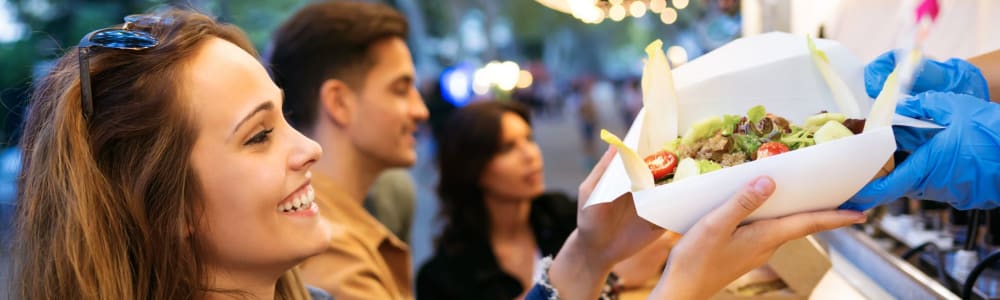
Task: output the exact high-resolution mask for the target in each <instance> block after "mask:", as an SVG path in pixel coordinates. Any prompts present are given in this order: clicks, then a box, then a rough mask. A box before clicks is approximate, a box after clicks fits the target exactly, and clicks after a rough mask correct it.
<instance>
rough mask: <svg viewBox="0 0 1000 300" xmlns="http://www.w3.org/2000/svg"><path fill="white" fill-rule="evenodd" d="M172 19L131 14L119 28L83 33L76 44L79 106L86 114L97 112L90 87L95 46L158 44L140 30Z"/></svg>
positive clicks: (145, 46)
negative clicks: (78, 63)
mask: <svg viewBox="0 0 1000 300" xmlns="http://www.w3.org/2000/svg"><path fill="white" fill-rule="evenodd" d="M169 23H172V20H171V19H169V18H164V17H160V16H155V15H129V16H126V17H125V24H124V25H122V27H120V28H117V27H116V28H105V29H98V30H95V31H91V32H90V33H88V34H87V35H85V36H83V39H81V40H80V44H79V45H77V51H79V58H80V97H81V98H80V105H81V106H82V109H83V116H84V118H86V119H90V118H91V117H92V116H93V114H94V99H93V95H92V94H91V86H90V52H91V51H92V49H94V48H105V49H117V50H128V51H140V50H145V49H149V48H153V47H155V46H156V45H157V44H159V41H158V40H156V38H155V37H153V36H152V35H151V34H149V33H147V32H143V31H139V30H138V29H141V28H149V27H152V26H154V25H157V24H169Z"/></svg>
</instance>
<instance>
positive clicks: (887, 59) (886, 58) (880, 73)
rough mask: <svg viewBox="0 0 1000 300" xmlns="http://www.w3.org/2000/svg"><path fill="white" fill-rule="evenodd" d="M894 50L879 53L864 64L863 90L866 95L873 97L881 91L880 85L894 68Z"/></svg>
mask: <svg viewBox="0 0 1000 300" xmlns="http://www.w3.org/2000/svg"><path fill="white" fill-rule="evenodd" d="M894 52H895V51H889V52H886V53H883V54H882V55H879V56H878V57H877V58H875V60H873V61H872V62H871V63H868V65H867V66H865V92H867V93H868V97H871V98H872V99H875V97H878V94H879V93H881V92H882V85H884V84H885V78H886V77H889V74H890V73H892V70H893V69H895V68H896V55H895V54H893V53H894Z"/></svg>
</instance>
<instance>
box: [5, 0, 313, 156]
mask: <svg viewBox="0 0 1000 300" xmlns="http://www.w3.org/2000/svg"><path fill="white" fill-rule="evenodd" d="M7 1H8V3H7V4H8V5H7V7H8V8H10V9H12V10H13V11H12V12H10V13H11V15H12V16H13V17H14V18H15V20H16V21H17V22H19V23H21V24H23V25H24V27H25V28H26V29H27V32H24V34H23V35H22V36H21V38H20V39H18V40H14V41H9V42H5V43H4V42H0V70H3V72H0V105H2V106H0V147H5V146H8V145H12V144H14V143H16V139H17V134H16V131H17V129H18V127H19V126H20V121H21V116H22V115H23V110H24V109H23V108H24V107H25V101H26V97H27V95H28V91H29V90H30V83H31V81H32V79H33V78H35V77H38V76H41V75H43V74H45V72H46V71H47V70H48V66H49V64H50V63H51V61H52V60H53V59H55V58H58V57H59V56H61V55H62V54H63V53H64V52H65V51H66V50H68V49H70V48H72V47H73V46H74V45H76V44H77V43H78V42H79V41H80V38H81V37H82V36H83V35H85V34H87V33H88V32H90V31H93V30H95V29H98V28H103V27H107V26H111V25H114V24H119V23H121V22H122V21H123V20H122V17H124V16H126V15H129V14H134V13H143V12H149V11H151V10H155V9H158V8H163V7H169V6H173V7H179V8H189V9H194V10H198V11H201V12H205V13H208V14H210V15H215V16H218V18H219V19H220V20H222V21H225V22H230V23H233V24H236V25H237V26H239V27H240V28H242V29H243V30H244V31H246V33H247V35H248V36H249V37H250V39H251V40H252V41H253V42H254V45H256V46H257V48H258V49H260V50H263V49H264V47H265V46H266V44H267V39H268V37H269V36H270V34H271V31H273V30H274V28H275V27H277V26H278V25H279V24H280V22H281V21H283V20H285V18H287V17H288V16H289V15H291V13H293V12H294V11H295V9H296V8H298V7H299V6H300V5H302V4H303V2H304V1H303V0H268V1H248V0H243V1H225V0H88V1H81V0H7ZM2 3H3V0H0V4H2ZM0 7H2V6H0Z"/></svg>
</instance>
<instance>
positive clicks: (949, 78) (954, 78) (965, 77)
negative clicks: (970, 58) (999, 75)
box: [910, 58, 990, 100]
mask: <svg viewBox="0 0 1000 300" xmlns="http://www.w3.org/2000/svg"><path fill="white" fill-rule="evenodd" d="M917 72H918V73H917V78H916V80H915V81H914V82H913V88H912V89H911V92H910V93H911V94H914V95H915V94H919V93H923V92H927V91H937V92H952V93H956V94H966V95H970V96H973V97H976V98H980V99H984V100H985V99H989V98H990V91H989V87H988V85H987V84H986V78H985V77H983V73H982V72H980V71H979V68H977V67H976V66H974V65H972V64H970V63H969V62H966V61H964V60H961V59H957V58H952V59H949V60H947V61H945V62H937V61H933V60H926V59H925V60H924V62H923V64H922V66H921V69H920V70H917Z"/></svg>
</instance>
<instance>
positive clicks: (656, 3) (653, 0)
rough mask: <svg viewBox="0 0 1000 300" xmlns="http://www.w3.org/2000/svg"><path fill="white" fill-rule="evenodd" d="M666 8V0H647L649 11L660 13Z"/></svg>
mask: <svg viewBox="0 0 1000 300" xmlns="http://www.w3.org/2000/svg"><path fill="white" fill-rule="evenodd" d="M664 8H667V0H649V11H652V12H654V13H660V12H662V11H663V9H664Z"/></svg>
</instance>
